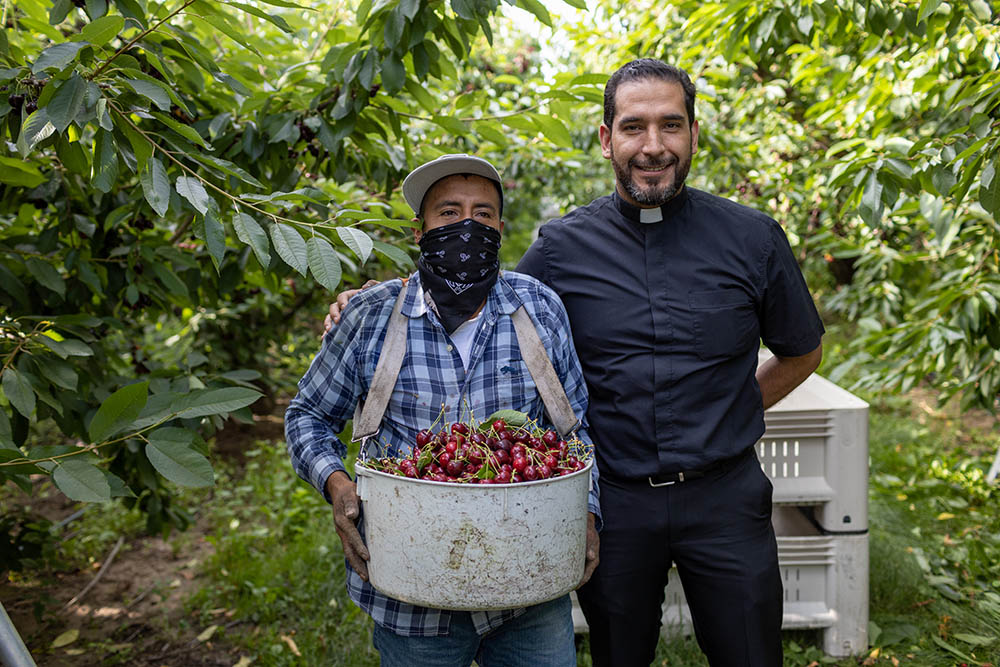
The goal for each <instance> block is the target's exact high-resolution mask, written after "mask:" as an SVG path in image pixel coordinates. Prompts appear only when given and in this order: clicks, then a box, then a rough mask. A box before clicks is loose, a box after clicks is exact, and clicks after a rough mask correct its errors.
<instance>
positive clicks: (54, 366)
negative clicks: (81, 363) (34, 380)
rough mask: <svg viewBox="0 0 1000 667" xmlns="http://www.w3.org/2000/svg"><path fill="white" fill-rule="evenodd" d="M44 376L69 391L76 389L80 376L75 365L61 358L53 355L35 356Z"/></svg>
mask: <svg viewBox="0 0 1000 667" xmlns="http://www.w3.org/2000/svg"><path fill="white" fill-rule="evenodd" d="M35 363H36V364H38V367H39V370H40V371H41V375H42V377H44V378H45V379H46V380H48V381H49V382H51V383H52V384H54V385H56V386H57V387H62V388H63V389H67V390H69V391H76V388H77V384H78V383H79V380H80V376H79V375H77V373H76V371H74V370H73V367H72V366H70V365H69V364H68V363H66V362H65V361H63V360H61V359H55V358H53V357H43V356H38V357H36V358H35Z"/></svg>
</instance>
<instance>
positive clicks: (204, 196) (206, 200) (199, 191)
mask: <svg viewBox="0 0 1000 667" xmlns="http://www.w3.org/2000/svg"><path fill="white" fill-rule="evenodd" d="M175 185H176V188H177V194H179V195H180V196H181V197H184V199H186V200H188V202H190V203H191V205H192V206H194V208H195V210H197V211H198V212H199V213H201V214H202V215H205V214H206V213H208V210H209V209H210V208H215V201H213V200H212V198H211V197H209V196H208V193H207V192H206V191H205V186H203V185H202V184H201V181H200V180H198V179H197V178H195V177H194V176H178V177H177V183H176V184H175Z"/></svg>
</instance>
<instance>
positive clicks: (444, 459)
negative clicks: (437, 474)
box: [438, 452, 451, 468]
mask: <svg viewBox="0 0 1000 667" xmlns="http://www.w3.org/2000/svg"><path fill="white" fill-rule="evenodd" d="M438 463H439V464H440V465H441V467H442V468H447V467H448V464H449V463H451V454H449V453H448V452H445V453H443V454H441V456H439V457H438Z"/></svg>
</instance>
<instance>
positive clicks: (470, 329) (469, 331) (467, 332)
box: [451, 315, 479, 370]
mask: <svg viewBox="0 0 1000 667" xmlns="http://www.w3.org/2000/svg"><path fill="white" fill-rule="evenodd" d="M477 324H479V315H476V316H475V317H473V318H472V319H470V320H466V321H465V322H462V323H461V324H460V325H458V328H457V329H455V331H453V332H452V334H451V342H452V343H454V344H455V347H456V348H457V349H458V356H460V357H462V365H463V366H464V367H465V370H469V357H471V356H472V341H473V340H475V338H476V325H477Z"/></svg>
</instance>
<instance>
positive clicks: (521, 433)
mask: <svg viewBox="0 0 1000 667" xmlns="http://www.w3.org/2000/svg"><path fill="white" fill-rule="evenodd" d="M530 437H531V435H530V434H529V433H528V432H527V431H525V430H522V429H517V430H516V431H514V440H516V441H517V442H527V441H528V438H530Z"/></svg>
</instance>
